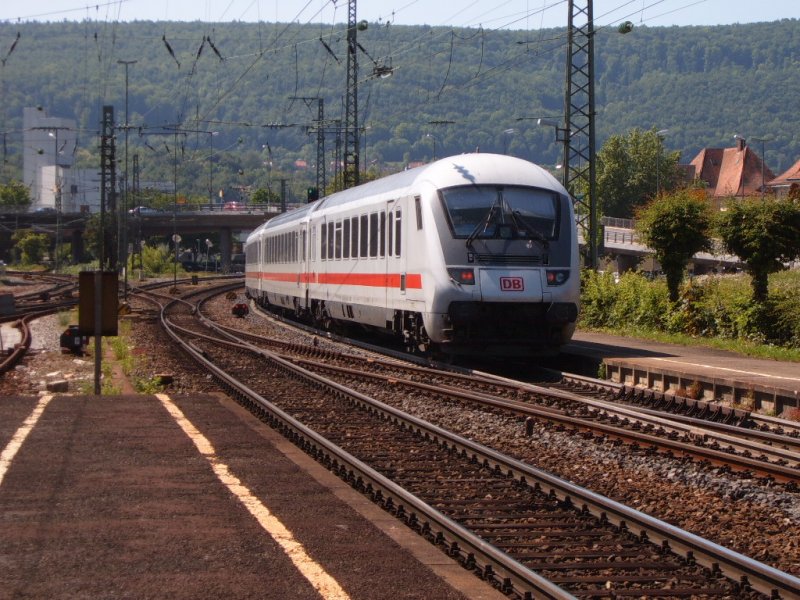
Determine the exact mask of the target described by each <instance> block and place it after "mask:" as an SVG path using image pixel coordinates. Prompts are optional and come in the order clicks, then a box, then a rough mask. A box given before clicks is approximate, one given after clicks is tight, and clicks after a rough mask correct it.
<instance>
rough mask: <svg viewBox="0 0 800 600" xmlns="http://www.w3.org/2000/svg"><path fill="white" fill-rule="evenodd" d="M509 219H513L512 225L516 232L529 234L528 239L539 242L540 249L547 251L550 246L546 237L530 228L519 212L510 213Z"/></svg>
mask: <svg viewBox="0 0 800 600" xmlns="http://www.w3.org/2000/svg"><path fill="white" fill-rule="evenodd" d="M511 218H512V219H514V224H515V225H516V226H517V229H518V230H524V231H526V232H527V233H528V234H529V236H530V237H529V239H531V240H533V241H534V242H539V243H540V244H541V245H542V248H544V249H545V250H547V248H548V247H549V246H550V242H549V241H548V240H547V238H546V237H544V235H543V234H542V232H541V231H539V230H538V229H536V228H535V227H531V226H530V225H529V224H528V223H527V221H526V220H525V217H523V216H522V213H521V212H519V210H515V211H512V213H511Z"/></svg>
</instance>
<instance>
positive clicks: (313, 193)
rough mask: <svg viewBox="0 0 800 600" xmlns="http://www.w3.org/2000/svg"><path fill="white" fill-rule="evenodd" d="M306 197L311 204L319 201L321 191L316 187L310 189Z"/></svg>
mask: <svg viewBox="0 0 800 600" xmlns="http://www.w3.org/2000/svg"><path fill="white" fill-rule="evenodd" d="M306 196H307V198H308V201H309V202H313V201H314V200H319V189H318V188H315V187H310V188H308V189H307V190H306Z"/></svg>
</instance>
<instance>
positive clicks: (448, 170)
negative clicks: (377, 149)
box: [259, 153, 567, 229]
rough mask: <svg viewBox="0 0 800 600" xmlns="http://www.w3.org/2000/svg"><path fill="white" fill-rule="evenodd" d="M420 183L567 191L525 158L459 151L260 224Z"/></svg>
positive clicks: (399, 192) (412, 187) (277, 222)
mask: <svg viewBox="0 0 800 600" xmlns="http://www.w3.org/2000/svg"><path fill="white" fill-rule="evenodd" d="M423 182H427V183H429V184H430V185H432V186H433V187H435V188H448V187H453V186H457V185H469V184H476V185H477V184H491V183H503V184H506V185H529V186H535V187H541V188H545V189H552V190H554V191H558V192H560V193H562V194H567V191H566V190H565V189H564V188H563V187H562V185H561V184H560V183H559V182H558V180H556V179H555V177H553V176H552V175H551V174H550V173H548V172H547V171H546V170H545V169H543V168H541V167H540V166H538V165H536V164H534V163H532V162H529V161H527V160H523V159H521V158H516V157H513V156H505V155H502V154H480V153H472V154H459V155H456V156H449V157H447V158H442V159H440V160H437V161H435V162H433V163H429V164H427V165H422V166H420V167H415V168H413V169H408V170H406V171H401V172H399V173H395V174H393V175H388V176H386V177H382V178H380V179H376V180H374V181H370V182H367V183H364V184H362V185H359V186H356V187H353V188H350V189H347V190H343V191H341V192H336V193H334V194H331V195H330V196H326V197H324V198H322V199H320V200H317V201H316V202H313V203H311V204H307V205H306V206H304V207H302V208H298V209H297V210H293V211H291V212H287V213H284V214H282V215H278V216H277V217H274V218H272V219H270V220H269V221H267V223H265V224H264V225H263V226H262V227H264V228H267V229H270V228H272V227H274V226H278V225H280V224H281V223H286V222H290V221H296V220H298V219H302V218H304V217H306V216H307V215H310V214H311V213H313V212H315V211H317V210H320V209H323V208H324V209H328V208H336V207H340V206H344V205H346V204H349V203H351V202H357V201H359V200H363V199H364V198H365V197H375V198H378V197H380V196H383V195H387V196H388V195H391V196H393V197H398V196H403V195H407V194H412V193H418V192H415V190H417V189H418V188H419V186H420V185H421V184H422V183H423ZM259 229H261V227H260V228H259Z"/></svg>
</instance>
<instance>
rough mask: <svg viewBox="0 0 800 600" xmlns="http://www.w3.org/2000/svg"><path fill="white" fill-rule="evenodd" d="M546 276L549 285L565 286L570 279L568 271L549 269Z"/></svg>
mask: <svg viewBox="0 0 800 600" xmlns="http://www.w3.org/2000/svg"><path fill="white" fill-rule="evenodd" d="M546 274H547V285H563V284H564V283H566V282H567V279H569V270H568V269H548V270H547V271H546Z"/></svg>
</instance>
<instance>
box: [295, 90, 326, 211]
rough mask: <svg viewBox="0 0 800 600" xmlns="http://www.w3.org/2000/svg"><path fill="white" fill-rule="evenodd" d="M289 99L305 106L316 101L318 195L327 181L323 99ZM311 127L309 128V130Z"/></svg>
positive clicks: (322, 191) (323, 192)
mask: <svg viewBox="0 0 800 600" xmlns="http://www.w3.org/2000/svg"><path fill="white" fill-rule="evenodd" d="M290 100H302V101H303V102H305V103H306V106H308V105H309V103H310V102H313V101H314V100H316V101H317V119H316V129H317V180H316V186H317V192H318V193H319V195H320V196H323V195H324V194H325V186H326V184H327V182H326V181H325V127H324V122H325V99H324V98H317V97H316V96H315V97H313V98H310V97H306V96H291V97H290ZM311 130H312V129H311V128H309V132H310V131H311Z"/></svg>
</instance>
